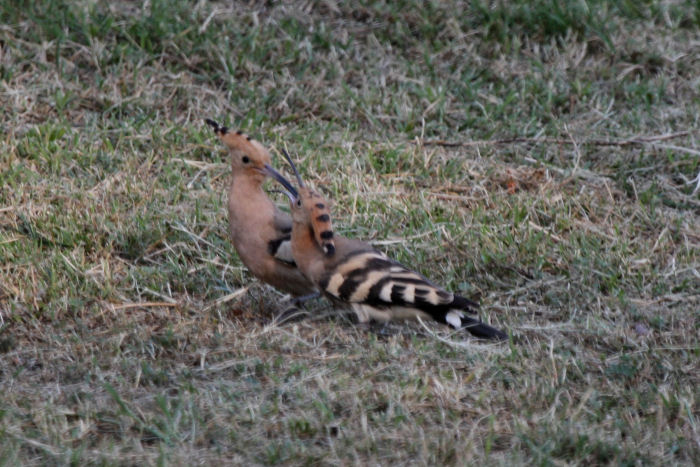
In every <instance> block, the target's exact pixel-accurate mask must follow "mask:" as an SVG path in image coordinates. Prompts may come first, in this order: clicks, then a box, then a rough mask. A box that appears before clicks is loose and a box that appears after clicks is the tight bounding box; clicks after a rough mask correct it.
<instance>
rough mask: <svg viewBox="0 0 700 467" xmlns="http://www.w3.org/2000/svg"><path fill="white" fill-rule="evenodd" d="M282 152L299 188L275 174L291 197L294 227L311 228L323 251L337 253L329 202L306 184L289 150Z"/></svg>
mask: <svg viewBox="0 0 700 467" xmlns="http://www.w3.org/2000/svg"><path fill="white" fill-rule="evenodd" d="M282 152H283V154H284V156H285V158H286V159H287V161H288V162H289V165H291V167H292V170H294V175H295V176H296V179H297V182H298V183H299V189H298V190H297V189H296V188H295V187H294V186H293V185H292V184H291V182H289V180H287V179H286V178H285V177H283V176H282V175H281V174H279V173H276V175H273V178H274V179H275V180H277V181H278V182H279V183H280V184H281V185H282V186H283V187H284V190H283V192H284V194H286V195H287V197H288V198H289V204H290V206H291V212H292V221H293V222H294V224H295V225H294V227H293V228H294V229H309V230H310V232H311V233H312V235H313V237H314V240H315V241H316V244H317V245H318V247H319V248H320V249H321V250H322V251H323V253H324V254H325V255H326V256H332V255H333V254H334V253H335V243H334V242H333V227H332V224H331V215H330V210H329V209H328V202H327V201H326V199H325V198H324V197H323V196H322V195H320V194H319V193H318V192H316V191H315V190H313V189H311V188H309V187H307V186H306V185H305V184H304V182H303V181H302V179H301V176H300V175H299V171H298V170H297V168H296V166H295V165H294V162H292V159H291V158H290V157H289V154H288V153H287V151H284V150H283V151H282Z"/></svg>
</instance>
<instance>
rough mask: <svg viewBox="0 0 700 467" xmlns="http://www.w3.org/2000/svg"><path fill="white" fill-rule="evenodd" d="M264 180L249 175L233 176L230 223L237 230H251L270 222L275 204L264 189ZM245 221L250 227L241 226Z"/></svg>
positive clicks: (229, 207) (230, 194) (230, 190)
mask: <svg viewBox="0 0 700 467" xmlns="http://www.w3.org/2000/svg"><path fill="white" fill-rule="evenodd" d="M262 182H263V180H262V179H259V178H257V177H252V176H250V175H249V174H245V173H244V174H235V173H234V174H233V177H232V179H231V186H230V187H229V192H228V209H229V221H231V222H235V223H236V228H237V229H238V228H241V229H246V228H247V229H251V228H254V227H255V226H256V225H257V224H259V223H261V222H263V223H264V222H270V221H271V219H272V217H273V215H274V204H273V203H272V201H271V200H270V198H268V196H267V194H266V193H265V191H264V190H263V189H262ZM243 219H245V223H246V224H248V225H243V224H239V222H238V221H239V220H243Z"/></svg>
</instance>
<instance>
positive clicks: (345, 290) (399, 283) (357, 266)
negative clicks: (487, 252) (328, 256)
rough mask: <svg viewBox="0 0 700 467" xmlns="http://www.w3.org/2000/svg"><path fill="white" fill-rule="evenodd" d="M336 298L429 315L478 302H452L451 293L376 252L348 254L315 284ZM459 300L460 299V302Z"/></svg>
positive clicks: (475, 305) (465, 308)
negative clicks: (405, 309)
mask: <svg viewBox="0 0 700 467" xmlns="http://www.w3.org/2000/svg"><path fill="white" fill-rule="evenodd" d="M319 285H320V286H321V287H322V288H323V290H324V291H325V292H326V293H327V294H329V295H331V296H332V297H335V298H337V299H338V300H340V301H342V302H345V303H349V304H353V303H357V304H362V305H369V306H372V307H376V308H389V307H405V308H415V309H416V310H417V311H422V312H424V313H427V314H429V315H431V316H433V315H434V313H435V312H437V311H438V310H440V311H442V310H448V309H450V308H452V307H457V306H459V307H461V306H464V308H463V309H464V310H465V311H471V312H474V310H472V309H471V308H476V307H478V305H477V304H476V303H473V302H469V301H468V300H466V299H464V300H463V303H455V295H454V294H452V293H450V292H447V291H445V290H443V289H441V288H439V287H436V286H435V285H433V284H431V283H430V282H429V281H428V280H427V279H426V278H425V277H423V276H422V275H420V274H418V273H417V272H414V271H411V270H410V269H407V268H406V267H404V266H402V265H401V264H399V263H397V262H395V261H392V260H391V259H389V258H388V257H387V256H386V255H384V254H383V253H381V252H378V251H369V252H360V253H357V254H351V255H349V256H348V257H346V258H345V259H344V260H342V261H341V262H340V263H338V264H337V266H336V268H335V269H334V270H333V271H330V272H329V274H328V275H327V276H326V277H325V278H324V279H323V280H322V281H321V283H320V284H319ZM460 302H462V301H460Z"/></svg>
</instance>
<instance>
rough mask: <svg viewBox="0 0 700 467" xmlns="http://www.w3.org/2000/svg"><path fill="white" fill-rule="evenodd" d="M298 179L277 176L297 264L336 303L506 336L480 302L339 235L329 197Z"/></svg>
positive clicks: (381, 317) (386, 316)
mask: <svg viewBox="0 0 700 467" xmlns="http://www.w3.org/2000/svg"><path fill="white" fill-rule="evenodd" d="M285 156H286V157H287V159H288V161H289V163H290V164H291V166H292V168H293V169H294V173H295V175H296V177H297V181H298V182H299V189H298V190H296V189H295V188H294V186H292V184H291V183H290V182H289V181H288V180H287V179H285V178H284V177H282V176H281V175H278V174H277V175H273V177H274V178H275V179H276V180H277V181H279V182H280V184H282V186H283V187H284V188H285V193H286V195H287V196H288V197H289V199H290V202H291V211H292V222H293V226H292V242H291V249H292V255H293V256H294V259H295V261H296V263H297V266H298V267H299V269H300V270H301V271H302V272H303V273H304V274H305V275H306V277H308V278H309V280H310V281H311V282H313V283H314V284H315V285H316V286H317V287H318V289H319V290H320V291H321V292H322V293H323V294H324V295H325V296H326V297H328V298H329V299H330V300H331V301H332V302H334V303H336V304H340V305H344V306H346V307H347V306H349V307H350V308H351V309H352V310H353V311H354V312H355V314H356V315H357V318H358V321H359V322H361V323H365V322H367V321H369V320H370V319H373V320H375V321H382V322H386V321H389V320H394V319H405V318H415V317H420V318H423V319H426V318H432V319H434V320H436V321H438V322H440V323H443V324H447V325H450V326H452V327H454V328H455V329H466V330H468V331H469V332H470V333H472V334H473V335H475V336H477V337H481V338H488V339H507V338H508V336H507V334H506V333H504V332H503V331H500V330H498V329H495V328H493V327H491V326H489V325H487V324H484V323H482V322H481V321H480V320H478V319H474V318H470V317H468V316H466V313H471V314H476V309H477V308H478V307H479V305H478V304H477V303H475V302H473V301H471V300H468V299H466V298H464V297H462V296H459V295H456V294H453V293H451V292H448V291H446V290H444V289H442V288H440V287H438V286H436V285H434V284H432V283H431V282H430V281H429V280H428V279H426V278H425V277H424V276H422V275H421V274H419V273H417V272H414V271H411V270H410V269H408V268H406V267H405V266H403V265H401V264H399V263H398V262H396V261H394V260H392V259H390V258H389V257H388V256H387V255H385V254H384V253H382V252H380V251H377V250H375V249H374V248H373V247H372V246H371V245H369V244H368V243H365V242H361V241H358V240H352V239H348V238H345V237H341V236H338V235H335V234H334V233H333V229H332V226H331V217H330V213H329V210H328V203H327V202H326V200H325V199H324V198H323V197H322V196H321V195H319V194H318V193H317V192H315V191H314V190H312V189H310V188H307V187H306V186H304V183H303V182H302V180H301V177H300V176H299V172H298V171H297V169H296V167H294V163H293V162H292V161H291V159H290V158H289V156H288V155H287V154H286V153H285Z"/></svg>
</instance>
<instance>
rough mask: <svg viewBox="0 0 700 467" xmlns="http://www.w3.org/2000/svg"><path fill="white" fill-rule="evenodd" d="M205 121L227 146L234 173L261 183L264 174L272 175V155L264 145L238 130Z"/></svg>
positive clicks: (212, 121)
mask: <svg viewBox="0 0 700 467" xmlns="http://www.w3.org/2000/svg"><path fill="white" fill-rule="evenodd" d="M205 122H206V123H207V124H208V125H209V126H211V127H212V128H213V129H214V133H216V135H217V136H218V137H219V139H220V140H221V142H222V143H224V145H225V146H226V147H227V148H228V151H229V154H230V156H231V170H232V171H233V174H234V175H248V176H250V177H252V178H254V179H256V180H259V181H260V182H261V183H262V181H263V180H264V179H265V177H266V176H272V172H271V171H274V169H272V166H271V165H270V164H271V162H272V157H271V156H270V153H269V151H268V150H267V149H266V148H265V146H263V145H262V144H260V142H258V141H256V140H254V139H252V138H251V137H250V136H248V135H246V134H245V133H243V132H242V131H240V130H238V131H231V130H229V129H228V128H226V127H225V126H221V125H219V124H218V123H217V122H215V121H214V120H211V119H209V118H207V119H206V120H205Z"/></svg>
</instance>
